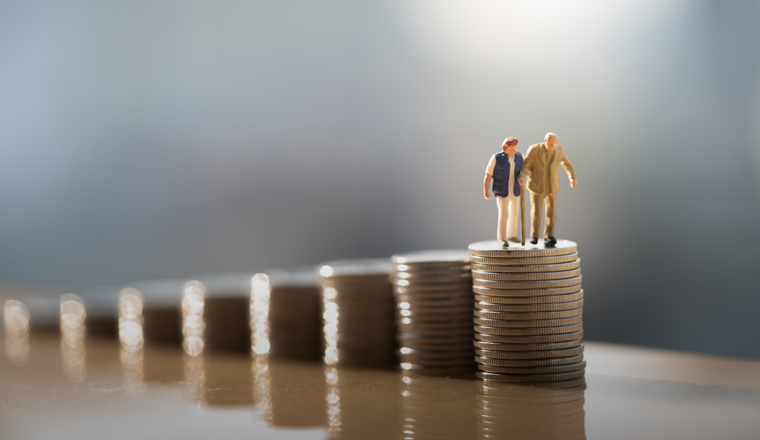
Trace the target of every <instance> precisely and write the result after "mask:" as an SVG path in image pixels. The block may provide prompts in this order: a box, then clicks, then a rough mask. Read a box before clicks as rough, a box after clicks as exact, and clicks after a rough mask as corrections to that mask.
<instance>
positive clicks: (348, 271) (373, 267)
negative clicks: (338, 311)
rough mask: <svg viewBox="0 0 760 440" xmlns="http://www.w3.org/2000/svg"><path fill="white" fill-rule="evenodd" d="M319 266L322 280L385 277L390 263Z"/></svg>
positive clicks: (347, 262) (357, 261)
mask: <svg viewBox="0 0 760 440" xmlns="http://www.w3.org/2000/svg"><path fill="white" fill-rule="evenodd" d="M558 244H559V243H558ZM320 266H321V267H320V268H319V275H320V276H321V277H322V278H343V277H363V276H372V275H387V274H388V271H389V270H390V268H391V262H390V261H389V260H387V259H385V258H376V259H355V260H337V261H328V262H326V263H322V264H321V265H320Z"/></svg>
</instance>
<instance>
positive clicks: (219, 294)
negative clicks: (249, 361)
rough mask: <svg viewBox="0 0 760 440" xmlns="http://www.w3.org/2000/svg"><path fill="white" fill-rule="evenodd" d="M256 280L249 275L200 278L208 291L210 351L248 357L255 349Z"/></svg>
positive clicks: (205, 335) (206, 340) (205, 332)
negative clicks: (252, 318) (253, 303)
mask: <svg viewBox="0 0 760 440" xmlns="http://www.w3.org/2000/svg"><path fill="white" fill-rule="evenodd" d="M252 276H253V274H250V273H245V274H229V275H216V276H206V277H201V278H200V281H201V283H203V285H204V286H205V287H206V292H205V298H204V301H203V322H204V324H205V326H204V329H203V339H204V343H205V347H206V348H207V349H208V350H212V351H213V350H220V351H236V352H246V353H247V352H248V351H249V350H250V349H251V328H250V319H249V310H250V297H251V277H252Z"/></svg>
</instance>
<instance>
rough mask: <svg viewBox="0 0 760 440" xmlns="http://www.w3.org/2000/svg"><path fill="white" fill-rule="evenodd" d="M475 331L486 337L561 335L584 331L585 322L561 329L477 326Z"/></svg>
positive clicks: (564, 326)
mask: <svg viewBox="0 0 760 440" xmlns="http://www.w3.org/2000/svg"><path fill="white" fill-rule="evenodd" d="M474 330H475V331H476V332H478V333H481V334H484V335H502V336H541V335H561V334H565V333H573V332H577V331H580V330H583V322H579V323H577V324H572V325H562V326H559V327H528V328H505V327H491V326H483V325H475V326H474Z"/></svg>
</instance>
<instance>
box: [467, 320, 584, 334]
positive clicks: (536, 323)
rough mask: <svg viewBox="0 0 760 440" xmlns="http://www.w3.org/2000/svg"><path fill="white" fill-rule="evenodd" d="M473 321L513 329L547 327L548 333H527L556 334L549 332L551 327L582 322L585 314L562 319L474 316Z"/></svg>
mask: <svg viewBox="0 0 760 440" xmlns="http://www.w3.org/2000/svg"><path fill="white" fill-rule="evenodd" d="M473 322H474V323H475V324H477V325H480V326H484V327H502V328H512V329H521V328H534V329H538V328H540V329H547V330H546V331H547V333H527V334H556V333H549V332H552V330H553V329H551V328H552V327H566V326H568V325H573V324H580V323H581V322H583V316H575V317H572V318H561V319H541V320H515V321H506V320H501V319H490V318H479V317H475V318H473Z"/></svg>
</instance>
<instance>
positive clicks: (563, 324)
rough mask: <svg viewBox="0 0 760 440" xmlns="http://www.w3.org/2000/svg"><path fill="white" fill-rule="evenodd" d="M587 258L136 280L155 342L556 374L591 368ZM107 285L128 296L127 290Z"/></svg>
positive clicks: (426, 261) (334, 266)
mask: <svg viewBox="0 0 760 440" xmlns="http://www.w3.org/2000/svg"><path fill="white" fill-rule="evenodd" d="M580 266H581V260H580V258H579V257H578V252H577V245H576V244H575V243H573V242H570V241H566V240H560V241H559V242H558V243H557V244H556V246H554V247H544V246H543V244H542V243H541V244H539V245H527V246H512V247H510V248H507V249H503V248H502V247H501V246H500V244H499V243H498V242H496V241H490V242H478V243H473V244H472V245H470V246H469V252H464V251H422V252H414V253H406V254H397V255H394V256H393V257H392V258H391V259H390V260H387V259H375V260H344V261H335V262H329V263H325V264H322V265H320V266H318V270H317V271H314V270H310V269H301V270H298V271H293V270H290V271H288V270H269V271H266V272H268V273H269V275H270V276H266V275H263V274H262V275H256V276H255V277H252V276H251V275H250V274H243V275H224V276H216V277H211V276H210V277H202V278H201V279H200V280H199V281H189V282H185V281H179V280H167V281H155V282H142V283H136V284H133V285H131V286H130V288H133V289H134V290H135V292H136V295H133V296H134V298H140V301H142V304H141V307H142V310H141V311H140V312H141V314H140V318H139V324H140V325H141V326H142V329H141V331H142V333H141V337H142V338H143V340H144V342H145V343H148V344H150V343H154V342H158V343H171V344H180V343H181V344H182V345H183V347H184V348H185V350H186V351H187V352H188V353H189V354H191V355H192V356H196V355H198V354H200V353H202V352H203V350H204V349H208V350H226V351H239V352H249V351H250V350H251V349H252V350H253V352H254V353H255V354H271V355H274V356H283V357H291V358H304V359H314V358H317V357H323V359H324V360H325V362H326V363H327V364H328V365H344V364H345V365H362V366H389V365H391V364H394V363H396V362H397V361H400V362H399V363H400V366H401V368H402V369H406V370H415V371H419V372H425V373H434V374H435V373H442V374H450V373H453V372H466V371H468V370H469V371H471V370H472V369H473V367H474V365H475V363H476V364H477V370H478V371H477V376H478V377H480V378H482V379H486V380H491V381H503V382H546V381H563V380H572V379H578V378H582V377H583V375H584V371H585V360H584V356H583V316H582V314H583V295H584V292H583V290H582V287H581V268H580ZM316 273H318V276H317V275H316ZM252 280H253V281H252ZM256 280H258V281H256ZM256 286H258V287H256ZM104 292H105V293H106V294H109V295H111V294H112V296H114V298H117V297H118V293H117V289H111V290H107V291H104ZM320 296H321V298H320ZM77 298H78V300H77V301H79V302H81V303H82V304H83V307H84V308H83V313H84V310H90V311H92V314H91V315H90V318H93V317H97V318H98V319H99V321H98V322H97V324H98V325H93V329H97V328H102V327H103V326H104V325H101V324H103V323H106V322H110V321H109V320H111V319H110V317H109V316H108V310H107V309H108V308H109V307H113V308H114V309H118V306H116V305H115V304H117V302H116V301H111V299H113V298H103V297H99V296H98V295H96V294H95V293H92V292H90V293H86V294H83V297H82V298H80V297H77ZM473 300H474V301H473ZM111 303H113V304H111ZM473 303H474V307H473ZM14 304H15V303H14ZM22 306H23V304H21V305H20V306H18V307H16V308H15V309H13V310H16V309H18V310H22V309H23V307H22ZM9 310H10V309H9ZM130 310H134V307H133V306H130ZM116 312H117V310H114V313H116ZM32 315H33V314H32ZM82 316H83V319H84V316H86V314H83V315H82ZM111 321H114V325H118V324H116V323H115V320H111ZM473 321H474V327H473ZM32 322H33V320H32ZM130 322H132V321H130ZM135 322H137V321H135ZM94 323H95V322H94ZM132 324H134V322H132ZM62 328H63V327H62ZM83 328H84V327H83ZM473 328H474V331H473ZM252 329H253V331H252ZM104 333H108V332H104ZM473 346H474V347H473ZM473 361H474V362H473Z"/></svg>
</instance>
